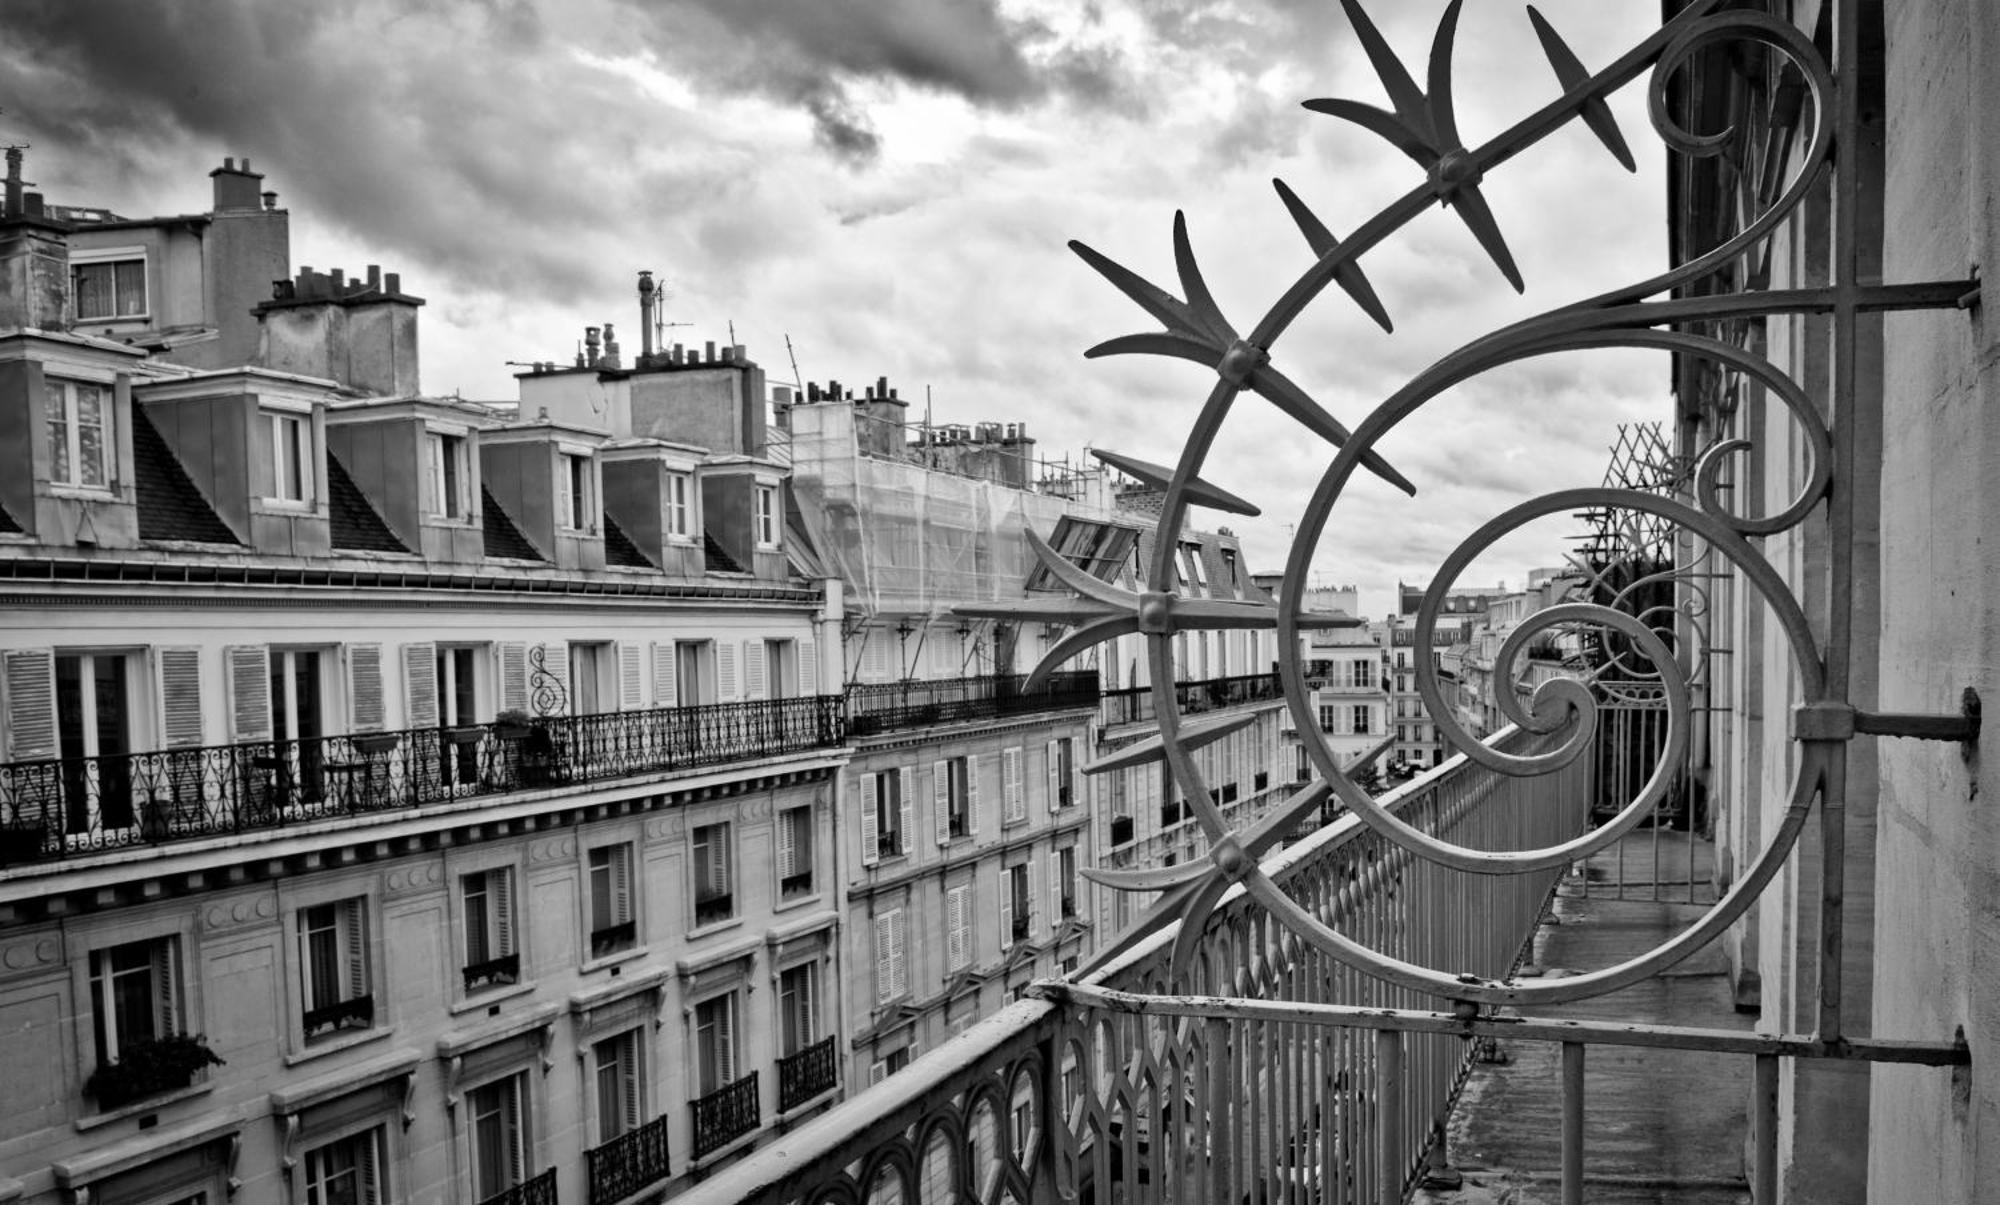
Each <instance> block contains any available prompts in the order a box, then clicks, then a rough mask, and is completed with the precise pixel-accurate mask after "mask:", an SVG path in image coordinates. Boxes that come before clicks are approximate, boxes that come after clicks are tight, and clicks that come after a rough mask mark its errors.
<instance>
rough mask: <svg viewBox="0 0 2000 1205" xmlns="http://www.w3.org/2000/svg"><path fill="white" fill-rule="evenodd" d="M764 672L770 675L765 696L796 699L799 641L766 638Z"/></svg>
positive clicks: (797, 692)
mask: <svg viewBox="0 0 2000 1205" xmlns="http://www.w3.org/2000/svg"><path fill="white" fill-rule="evenodd" d="M764 672H765V673H766V674H767V675H768V676H769V678H768V682H767V684H766V686H765V691H764V697H765V698H769V699H795V698H797V697H798V694H799V642H798V641H796V640H766V641H765V642H764Z"/></svg>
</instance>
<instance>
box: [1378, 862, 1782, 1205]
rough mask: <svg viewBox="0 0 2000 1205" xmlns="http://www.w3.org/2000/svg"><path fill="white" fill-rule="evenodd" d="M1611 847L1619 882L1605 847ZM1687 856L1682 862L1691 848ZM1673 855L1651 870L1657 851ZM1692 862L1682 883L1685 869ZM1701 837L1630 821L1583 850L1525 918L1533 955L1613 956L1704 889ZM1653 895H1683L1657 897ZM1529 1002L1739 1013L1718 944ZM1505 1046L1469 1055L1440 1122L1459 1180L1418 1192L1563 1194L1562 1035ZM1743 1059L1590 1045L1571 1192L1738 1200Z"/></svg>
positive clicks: (1593, 1010) (1526, 1197)
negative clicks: (1531, 928)
mask: <svg viewBox="0 0 2000 1205" xmlns="http://www.w3.org/2000/svg"><path fill="white" fill-rule="evenodd" d="M1621 852H1622V855H1623V862H1624V866H1623V869H1624V882H1625V887H1624V890H1623V892H1622V895H1623V898H1619V897H1620V892H1619V891H1618V889H1617V887H1616V884H1617V883H1618V881H1619V866H1618V859H1619V857H1620V853H1621ZM1690 853H1692V855H1693V861H1692V863H1690V861H1689V855H1690ZM1656 865H1657V866H1660V867H1664V868H1672V869H1671V870H1670V872H1669V873H1668V874H1664V875H1661V876H1659V877H1660V878H1662V879H1667V880H1676V879H1677V880H1679V881H1678V882H1675V881H1668V882H1663V883H1662V884H1661V886H1660V888H1659V892H1658V894H1659V895H1660V896H1661V897H1662V899H1661V900H1657V901H1656V900H1654V899H1653V898H1651V897H1652V896H1653V894H1654V890H1653V883H1654V881H1655V876H1654V867H1655V866H1656ZM1690 865H1692V867H1693V870H1694V874H1693V876H1692V878H1693V880H1694V883H1695V886H1694V898H1695V899H1696V901H1698V902H1696V903H1693V904H1689V903H1687V902H1685V901H1686V900H1687V899H1688V896H1689V890H1688V887H1687V885H1686V881H1687V879H1688V877H1689V876H1688V875H1687V873H1686V872H1687V869H1688V867H1689V866H1690ZM1711 865H1712V849H1711V847H1710V846H1709V844H1708V843H1707V842H1705V841H1700V840H1696V841H1694V842H1693V843H1692V846H1690V843H1689V840H1688V837H1687V835H1686V834H1684V833H1676V832H1668V831H1661V832H1659V833H1657V834H1655V833H1654V832H1653V831H1652V830H1645V829H1642V830H1640V831H1638V832H1636V833H1634V834H1632V836H1630V837H1628V838H1627V839H1626V840H1625V841H1623V842H1621V843H1620V846H1619V847H1617V848H1616V849H1613V850H1606V851H1604V852H1603V853H1601V854H1599V855H1598V856H1597V857H1595V858H1593V859H1591V862H1590V866H1589V871H1588V882H1587V884H1586V883H1583V882H1579V880H1578V879H1577V878H1576V877H1575V876H1570V877H1568V878H1566V879H1564V881H1563V883H1562V885H1561V886H1560V887H1559V888H1558V889H1557V893H1556V901H1555V906H1554V917H1555V920H1556V923H1554V924H1549V925H1545V926H1544V927H1543V928H1542V930H1541V932H1540V933H1539V934H1537V936H1536V939H1535V948H1534V959H1533V961H1534V964H1535V965H1536V966H1538V967H1539V968H1540V969H1541V971H1542V973H1544V974H1547V975H1560V974H1562V973H1564V971H1565V970H1568V969H1572V968H1574V969H1587V968H1595V967H1602V966H1607V965H1609V964H1611V963H1613V962H1618V961H1622V960H1623V959H1625V958H1628V957H1630V956H1631V955H1632V954H1634V953H1636V952H1638V951H1640V950H1645V949H1650V948H1651V947H1653V946H1656V945H1658V944H1659V943H1660V942H1662V941H1664V940H1666V939H1667V938H1668V937H1669V936H1671V935H1672V934H1674V933H1676V932H1678V931H1679V930H1680V929H1681V928H1682V927H1684V926H1685V925H1686V924H1687V923H1688V922H1689V921H1690V920H1692V919H1693V918H1694V917H1696V916H1698V915H1699V914H1700V912H1701V911H1702V910H1703V909H1704V908H1705V907H1706V906H1707V905H1708V904H1709V903H1711V902H1712V901H1713V900H1714V898H1715V893H1714V891H1713V889H1712V888H1710V887H1709V886H1708V878H1709V870H1710V867H1711ZM1666 900H1674V901H1682V902H1671V903H1670V902H1665V901H1666ZM1536 1011H1537V1013H1538V1015H1547V1016H1556V1017H1568V1018H1575V1019H1580V1020H1599V1021H1617V1022H1637V1023H1650V1022H1657V1023H1670V1024H1674V1025H1683V1026H1706V1027H1712V1028H1717V1029H1743V1030H1748V1029H1750V1028H1752V1026H1753V1024H1754V1021H1755V1018H1754V1017H1753V1016H1751V1015H1748V1014H1743V1013H1738V1012H1737V1011H1736V1010H1735V1008H1734V1007H1733V1006H1732V1003H1731V993H1730V988H1729V975H1728V967H1727V963H1726V958H1725V955H1724V954H1723V952H1722V950H1721V949H1720V948H1719V947H1718V946H1710V947H1709V948H1708V949H1706V950H1703V951H1701V952H1700V953H1698V954H1696V955H1694V956H1693V957H1692V958H1689V959H1688V960H1687V961H1686V962H1683V963H1681V964H1680V965H1679V966H1677V967H1674V968H1673V969H1672V970H1670V971H1668V972H1666V973H1665V974H1663V975H1659V976H1656V977H1654V978H1651V979H1647V980H1645V981H1644V982H1642V983H1638V984H1634V985H1633V986H1632V987H1629V988H1626V989H1624V990H1622V991H1618V992H1614V993H1612V994H1610V995H1607V996H1602V997H1599V998H1597V999H1594V1000H1587V1001H1583V1002H1580V1003H1577V1004H1570V1005H1564V1006H1560V1007H1553V1008H1544V1009H1537V1010H1536ZM1500 1050H1501V1053H1502V1055H1503V1056H1504V1057H1505V1059H1506V1060H1508V1061H1506V1062H1502V1063H1490V1062H1476V1063H1475V1064H1474V1066H1473V1069H1472V1072H1471V1074H1470V1076H1469V1077H1468V1078H1467V1081H1466V1084H1465V1088H1464V1091H1463V1093H1462V1094H1461V1095H1460V1097H1459V1102H1458V1107H1457V1108H1456V1109H1455V1110H1453V1112H1452V1115H1451V1121H1450V1124H1449V1126H1448V1128H1447V1137H1448V1144H1447V1150H1448V1153H1449V1156H1450V1161H1451V1164H1452V1166H1453V1167H1454V1168H1455V1169H1456V1170H1457V1171H1458V1172H1459V1173H1460V1174H1462V1175H1463V1176H1464V1177H1465V1185H1464V1188H1463V1189H1461V1190H1458V1191H1450V1192H1447V1191H1437V1190H1429V1189H1424V1190H1419V1191H1418V1192H1417V1193H1416V1194H1415V1196H1414V1197H1413V1198H1412V1200H1413V1202H1420V1203H1422V1205H1541V1203H1543V1202H1547V1203H1548V1205H1554V1203H1555V1202H1557V1201H1559V1200H1560V1199H1561V1188H1560V1184H1561V1169H1562V1125H1561V1117H1562V1071H1561V1062H1562V1050H1561V1047H1560V1046H1559V1045H1558V1044H1556V1043H1552V1042H1502V1043H1500ZM1750 1074H1751V1060H1748V1059H1744V1058H1738V1057H1733V1056H1728V1055H1720V1054H1711V1053H1696V1052H1685V1051H1665V1050H1646V1049H1641V1048H1637V1047H1624V1046H1595V1047H1592V1049H1591V1058H1590V1062H1589V1064H1588V1067H1587V1069H1586V1071H1585V1075H1584V1101H1585V1104H1584V1149H1585V1151H1586V1159H1585V1165H1584V1166H1585V1169H1586V1171H1585V1182H1584V1199H1585V1200H1587V1201H1589V1202H1590V1203H1591V1205H1738V1203H1739V1202H1748V1201H1749V1200H1750V1189H1749V1185H1748V1182H1747V1181H1746V1179H1745V1177H1744V1168H1743V1164H1744V1156H1743V1152H1744V1140H1745V1136H1746V1135H1747V1133H1748V1132H1749V1118H1748V1110H1747V1106H1748V1102H1749V1099H1750Z"/></svg>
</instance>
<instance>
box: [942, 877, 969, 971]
mask: <svg viewBox="0 0 2000 1205" xmlns="http://www.w3.org/2000/svg"><path fill="white" fill-rule="evenodd" d="M944 924H945V963H946V969H947V970H953V971H959V970H964V969H965V968H966V967H968V966H971V965H972V884H970V883H965V884H962V885H960V886H957V887H947V888H945V892H944Z"/></svg>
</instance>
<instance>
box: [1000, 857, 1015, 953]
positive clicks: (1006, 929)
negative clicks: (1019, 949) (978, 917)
mask: <svg viewBox="0 0 2000 1205" xmlns="http://www.w3.org/2000/svg"><path fill="white" fill-rule="evenodd" d="M1000 948H1001V949H1003V950H1011V949H1013V948H1014V872H1013V870H1012V869H1010V868H1009V867H1006V866H1002V867H1001V868H1000Z"/></svg>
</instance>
